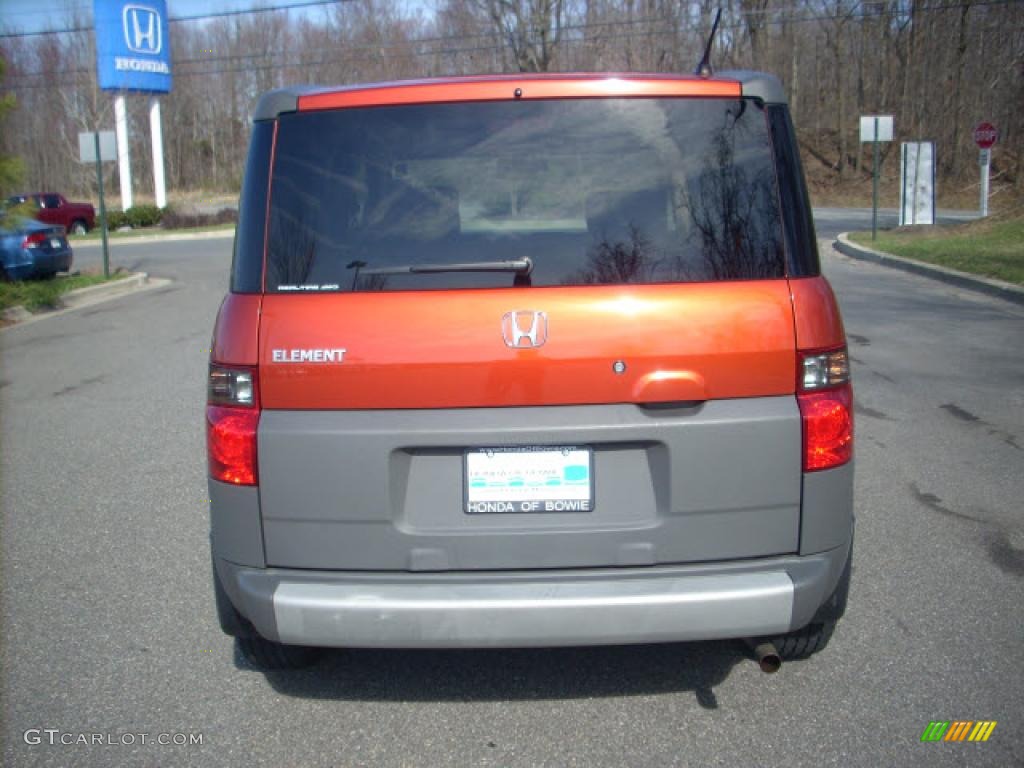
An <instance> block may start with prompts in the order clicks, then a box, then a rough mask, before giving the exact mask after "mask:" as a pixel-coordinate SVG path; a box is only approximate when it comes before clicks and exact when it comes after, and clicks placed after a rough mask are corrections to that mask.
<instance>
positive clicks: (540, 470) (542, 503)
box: [462, 445, 596, 515]
mask: <svg viewBox="0 0 1024 768" xmlns="http://www.w3.org/2000/svg"><path fill="white" fill-rule="evenodd" d="M517 459H519V461H517ZM584 460H585V467H586V470H585V471H586V477H585V478H584V479H582V480H581V479H580V476H581V470H582V467H583V466H584V465H583V463H582V462H583V461H584ZM545 461H551V462H552V466H550V467H543V466H540V465H542V464H544V463H545ZM491 462H494V467H493V469H492V472H499V471H505V472H510V471H516V470H517V469H518V470H519V471H520V474H522V475H523V477H522V478H521V479H522V480H523V483H522V484H521V485H515V484H513V483H512V481H513V480H515V479H517V478H515V477H512V478H509V480H508V481H506V480H500V481H497V480H496V481H495V482H501V483H504V485H499V486H495V485H493V484H491V485H490V487H487V486H484V487H481V486H480V485H479V482H477V483H475V484H473V485H472V486H471V475H472V477H473V478H474V479H475V480H477V481H479V480H480V479H482V478H485V477H487V476H488V475H487V474H486V472H485V469H486V465H487V464H489V463H491ZM517 464H518V467H517ZM568 470H571V471H568ZM559 473H560V474H561V476H562V477H561V478H559V480H560V482H558V483H557V484H555V483H553V482H552V483H549V482H548V480H549V479H550V480H552V481H553V480H554V479H556V478H555V477H554V475H555V474H559ZM531 475H532V476H533V477H534V478H535V479H534V480H533V481H529V480H528V479H527V478H528V477H530V476H531ZM545 478H546V479H545ZM542 479H543V484H542V485H538V484H537V483H538V482H539V481H541V480H542ZM595 487H596V481H595V477H594V449H593V447H592V446H587V445H514V446H500V447H474V448H466V449H465V450H464V451H463V452H462V511H463V512H465V513H466V514H467V515H488V514H561V513H567V512H571V513H587V512H593V511H594V508H595V506H596V498H595ZM556 488H557V489H559V490H554V489H556ZM549 489H551V490H549Z"/></svg>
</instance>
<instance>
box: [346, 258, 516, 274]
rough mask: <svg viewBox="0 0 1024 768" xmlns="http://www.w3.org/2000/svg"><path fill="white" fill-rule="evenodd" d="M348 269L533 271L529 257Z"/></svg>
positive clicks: (360, 264) (359, 265) (371, 271)
mask: <svg viewBox="0 0 1024 768" xmlns="http://www.w3.org/2000/svg"><path fill="white" fill-rule="evenodd" d="M348 267H349V269H352V268H356V269H358V270H359V274H360V275H424V274H426V275H430V274H440V273H442V272H514V273H515V274H517V275H528V274H530V272H532V271H533V262H532V261H531V260H530V259H529V257H527V258H525V259H515V260H513V261H464V262H462V263H456V264H409V265H406V266H401V267H369V268H367V267H366V266H365V262H352V263H351V264H349V265H348Z"/></svg>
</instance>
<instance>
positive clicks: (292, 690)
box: [0, 240, 1024, 766]
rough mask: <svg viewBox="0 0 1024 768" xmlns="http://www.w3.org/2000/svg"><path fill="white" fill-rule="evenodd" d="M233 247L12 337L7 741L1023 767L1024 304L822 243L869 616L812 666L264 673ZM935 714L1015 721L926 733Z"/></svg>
mask: <svg viewBox="0 0 1024 768" xmlns="http://www.w3.org/2000/svg"><path fill="white" fill-rule="evenodd" d="M229 250H230V241H229V240H219V241H210V242H197V243H176V244H161V245H148V246H145V247H142V246H134V247H133V246H118V249H117V250H116V256H115V259H116V261H118V262H121V263H126V264H128V265H130V266H132V267H135V268H142V269H146V270H148V271H150V272H151V273H153V274H156V275H161V276H167V277H172V278H174V280H175V282H174V283H173V284H172V285H170V286H168V287H166V288H163V289H161V290H158V291H154V292H150V293H147V294H143V295H139V296H135V297H129V298H125V299H121V300H118V301H115V302H112V303H109V304H104V305H101V306H96V307H93V308H90V309H87V310H83V311H80V312H76V313H71V314H68V315H65V316H62V317H59V318H53V319H48V320H44V321H42V322H38V323H35V324H33V325H30V326H26V327H23V328H18V329H14V330H10V331H6V332H3V333H2V334H0V417H2V444H0V472H2V474H0V477H2V488H0V511H2V521H3V524H2V531H0V535H2V555H3V560H2V569H3V570H2V614H0V618H2V626H3V643H2V646H0V685H2V701H3V705H2V706H3V709H2V720H3V722H2V732H0V738H2V743H3V746H2V763H3V765H5V766H21V765H53V766H63V765H121V764H126V765H157V764H159V765H178V764H186V763H187V764H194V765H209V766H221V765H224V766H229V765H230V766H235V765H242V764H252V765H268V766H282V765H295V766H298V765H325V766H326V765H335V766H340V765H377V764H379V765H410V766H412V765H424V766H439V765H493V766H510V765H522V766H542V765H551V766H573V765H576V766H596V765H615V766H619V765H653V766H665V765H695V766H712V765H721V766H733V765H785V766H819V765H843V766H847V765H863V766H878V765H893V764H910V765H928V766H933V765H938V766H943V765H963V764H971V765H992V766H1012V765H1018V766H1019V765H1024V739H1022V736H1024V722H1022V720H1024V673H1022V665H1021V655H1022V652H1024V610H1022V605H1024V525H1022V519H1021V499H1022V498H1024V452H1022V448H1024V386H1022V384H1024V357H1022V355H1021V352H1022V341H1021V340H1022V338H1024V308H1020V307H1015V306H1013V305H1010V304H1006V303H1002V302H1000V301H999V300H997V299H990V298H985V297H978V296H975V295H971V294H968V293H965V292H960V291H957V290H953V289H950V288H949V287H947V286H945V285H941V284H937V283H933V282H930V281H928V280H926V279H924V278H918V277H915V276H912V275H908V274H904V273H901V272H895V271H890V270H887V269H885V268H883V267H879V266H875V265H871V264H866V263H861V262H853V261H848V260H846V259H844V258H843V257H840V256H838V255H836V254H834V253H833V252H832V251H831V249H830V248H829V247H828V245H827V243H822V252H823V258H824V264H825V270H826V273H827V274H828V275H829V277H830V278H831V279H832V281H833V283H834V285H835V287H836V290H837V293H838V295H839V298H840V302H841V303H842V305H843V309H844V311H845V313H846V320H847V330H848V332H849V334H850V342H851V349H852V353H853V356H854V374H855V377H856V392H857V401H858V406H857V409H858V440H859V442H858V469H857V514H858V527H857V545H856V560H855V563H856V565H855V569H854V582H853V590H852V594H851V597H850V613H849V614H848V617H847V619H846V620H844V622H843V623H842V625H841V627H840V630H839V631H838V633H837V635H836V637H835V639H834V640H833V643H832V645H831V646H830V647H829V648H828V649H827V651H826V652H825V653H823V654H821V655H819V656H817V657H815V658H813V659H811V660H809V661H805V662H792V663H788V664H786V665H785V666H784V667H783V669H782V671H781V672H780V673H779V674H777V675H775V676H771V677H769V676H765V675H763V674H761V673H760V672H759V671H758V669H757V667H756V665H755V664H754V663H753V662H752V661H750V660H748V659H747V658H746V656H745V652H744V650H743V649H742V647H741V646H740V645H739V644H738V643H734V642H725V643H698V644H690V645H666V646H646V647H635V648H604V649H558V650H547V651H481V652H404V653H403V652H371V651H357V652H345V653H341V652H339V653H333V654H331V655H329V657H328V658H327V659H326V660H325V661H324V662H323V663H322V664H321V665H320V666H318V667H317V668H315V669H313V670H310V671H305V672H301V673H287V674H286V673H273V674H266V675H265V674H263V673H261V672H258V671H256V670H254V669H251V668H249V667H248V666H246V664H245V663H244V661H242V660H241V659H240V657H239V656H238V655H237V653H236V652H235V651H234V648H233V645H232V643H231V641H230V640H228V639H227V638H225V637H223V636H222V635H221V634H220V633H219V630H218V629H217V627H216V624H215V620H214V611H213V605H212V598H211V595H210V587H209V573H208V568H209V565H208V563H209V561H208V550H207V542H206V535H207V521H206V518H205V503H206V498H207V497H206V490H205V467H204V458H203V434H202V429H201V424H202V413H203V397H204V390H203V384H204V373H205V365H206V354H207V351H206V347H207V345H208V340H209V336H210V329H211V325H212V322H213V317H214V313H215V311H216V307H217V304H218V301H219V298H220V295H221V293H222V290H223V288H224V284H225V275H226V271H227V265H228V262H229ZM939 718H941V719H957V718H959V719H994V720H998V721H999V725H998V726H997V728H996V729H995V731H994V733H993V735H992V738H991V740H990V741H989V742H988V743H986V744H928V745H924V744H921V743H919V741H918V739H919V736H920V734H921V732H922V730H923V729H924V727H925V725H926V724H927V723H928V721H929V720H933V719H939ZM33 728H34V729H46V728H50V729H60V730H61V731H62V732H63V733H69V734H78V733H83V732H84V733H86V734H92V733H97V734H102V735H103V737H104V738H107V737H108V736H112V737H113V738H114V739H115V740H116V739H118V738H121V737H122V736H124V735H125V734H139V733H147V734H149V737H148V738H149V739H150V740H152V739H156V738H157V735H158V734H160V733H171V734H173V733H178V732H184V733H191V734H202V738H203V744H202V745H201V746H191V747H189V746H173V745H172V746H156V745H153V744H146V745H142V744H140V743H139V742H140V741H141V737H138V736H135V737H134V740H135V744H133V745H129V746H107V745H93V746H59V745H57V746H50V745H48V744H47V743H46V741H45V739H46V738H47V737H46V734H42V735H41V738H42V739H43V743H42V744H38V745H29V744H26V743H25V740H24V735H23V734H24V732H25V731H26V730H27V729H33ZM31 735H32V734H30V737H31ZM57 738H59V736H58V737H57ZM65 738H69V737H65ZM126 738H127V737H126Z"/></svg>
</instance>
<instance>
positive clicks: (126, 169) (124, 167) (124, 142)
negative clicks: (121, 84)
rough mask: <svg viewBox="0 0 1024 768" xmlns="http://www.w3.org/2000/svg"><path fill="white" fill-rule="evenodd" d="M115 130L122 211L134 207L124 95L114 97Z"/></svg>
mask: <svg viewBox="0 0 1024 768" xmlns="http://www.w3.org/2000/svg"><path fill="white" fill-rule="evenodd" d="M114 129H115V130H116V131H117V170H118V172H119V173H120V177H121V210H122V211H126V210H128V209H129V208H131V207H132V161H131V158H130V156H129V154H128V112H127V110H126V109H125V106H124V94H123V93H119V94H117V96H115V97H114Z"/></svg>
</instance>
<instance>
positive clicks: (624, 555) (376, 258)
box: [206, 72, 853, 667]
mask: <svg viewBox="0 0 1024 768" xmlns="http://www.w3.org/2000/svg"><path fill="white" fill-rule="evenodd" d="M208 397H209V399H208V407H207V416H206V419H207V440H208V449H209V473H210V498H211V500H212V505H211V528H212V535H211V540H212V548H213V563H214V574H215V578H214V587H215V593H216V598H217V608H218V613H219V618H220V622H221V626H222V627H223V629H224V631H225V632H227V633H228V634H230V635H234V636H236V637H237V638H238V641H239V644H240V647H241V650H242V651H243V652H244V653H245V654H246V656H247V657H248V658H249V659H250V660H251V661H252V662H253V663H255V664H258V665H261V666H265V667H289V666H298V665H301V664H305V663H308V662H310V661H311V660H312V659H313V658H314V650H313V649H315V648H320V647H374V648H481V647H492V648H493V647H526V646H560V645H599V644H617V643H653V642H675V641H686V640H706V639H716V638H744V639H749V640H754V641H756V642H757V643H758V644H759V645H760V646H761V647H767V648H768V649H769V650H770V651H771V653H772V654H774V655H775V658H776V659H778V658H794V657H801V656H805V655H807V654H810V653H812V652H814V651H817V650H819V649H821V648H823V647H824V646H825V644H826V643H827V642H828V639H829V637H830V636H831V634H832V631H833V628H834V627H835V624H836V621H837V620H838V619H839V618H840V616H841V615H842V614H843V611H844V610H845V607H846V596H847V592H848V587H849V580H850V553H851V547H852V541H853V509H852V508H853V502H852V480H853V464H852V451H853V446H852V441H853V414H852V394H851V389H850V378H849V365H848V358H847V352H846V340H845V336H844V332H843V325H842V321H841V319H840V316H839V311H838V308H837V305H836V301H835V298H834V297H833V295H832V291H831V289H830V288H829V285H828V283H827V282H826V281H825V278H824V277H822V275H821V269H820V267H819V263H818V254H817V249H816V244H815V237H814V228H813V224H812V222H811V213H810V209H809V207H808V202H807V193H806V190H805V187H804V180H803V175H802V171H801V168H800V163H799V159H798V155H797V146H796V139H795V134H794V131H793V126H792V124H791V123H790V117H789V113H788V110H787V107H786V104H785V99H784V95H783V91H782V88H781V86H780V85H779V83H778V81H777V80H775V79H774V78H772V77H771V76H768V75H763V74H757V73H749V72H742V73H724V74H720V75H716V76H711V77H683V76H664V75H590V74H587V75H553V76H534V75H521V76H488V77H473V78H455V79H445V80H424V81H415V82H400V83H388V84H380V85H367V86H358V87H347V88H333V89H316V90H314V89H285V90H278V91H273V92H271V93H268V94H266V95H265V96H263V98H262V99H261V101H260V102H259V106H258V107H257V110H256V114H255V123H254V127H253V133H252V140H251V145H250V148H249V158H248V164H247V166H246V171H245V179H244V184H243V190H242V197H241V209H240V220H239V225H238V233H237V238H236V242H235V251H234V261H233V264H232V268H231V290H230V293H229V294H228V295H227V297H226V298H225V300H224V303H223V305H222V306H221V309H220V314H219V316H218V319H217V325H216V329H215V331H214V336H213V349H212V355H211V360H210V372H209V395H208Z"/></svg>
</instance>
